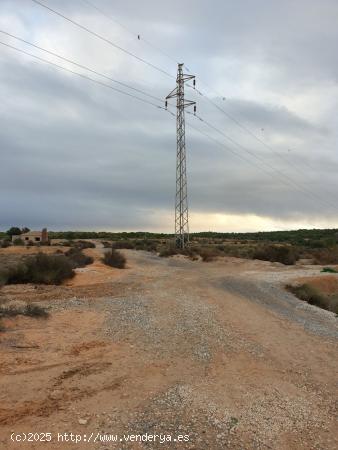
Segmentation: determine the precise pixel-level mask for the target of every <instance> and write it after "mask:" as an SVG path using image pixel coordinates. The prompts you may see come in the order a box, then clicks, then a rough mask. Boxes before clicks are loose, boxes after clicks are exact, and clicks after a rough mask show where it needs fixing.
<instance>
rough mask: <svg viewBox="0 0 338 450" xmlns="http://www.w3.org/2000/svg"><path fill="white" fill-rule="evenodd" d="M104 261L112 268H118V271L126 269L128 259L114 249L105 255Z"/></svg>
mask: <svg viewBox="0 0 338 450" xmlns="http://www.w3.org/2000/svg"><path fill="white" fill-rule="evenodd" d="M102 261H103V263H104V264H106V265H107V266H110V267H116V268H118V269H124V268H125V267H126V258H125V257H124V256H123V255H122V253H120V252H119V251H117V250H115V249H114V248H112V249H111V251H110V252H107V253H105V254H104V257H103V258H102Z"/></svg>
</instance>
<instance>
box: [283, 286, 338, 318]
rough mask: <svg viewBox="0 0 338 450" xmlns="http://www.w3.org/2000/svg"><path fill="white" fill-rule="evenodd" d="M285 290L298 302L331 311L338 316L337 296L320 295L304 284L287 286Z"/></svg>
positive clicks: (314, 289) (316, 290)
mask: <svg viewBox="0 0 338 450" xmlns="http://www.w3.org/2000/svg"><path fill="white" fill-rule="evenodd" d="M287 289H288V290H289V291H290V292H292V293H293V294H294V295H295V296H296V297H298V298H299V299H300V300H303V301H305V302H307V303H310V305H315V306H319V307H320V308H323V309H326V310H328V311H332V312H334V313H336V314H338V296H337V294H334V295H325V294H323V293H321V292H320V291H319V290H318V289H316V288H315V287H313V286H311V285H310V284H307V283H304V284H302V285H300V286H290V285H288V286H287Z"/></svg>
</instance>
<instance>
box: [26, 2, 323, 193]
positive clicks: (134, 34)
mask: <svg viewBox="0 0 338 450" xmlns="http://www.w3.org/2000/svg"><path fill="white" fill-rule="evenodd" d="M32 1H34V2H35V3H37V4H39V5H41V6H43V7H45V8H47V9H49V10H51V11H53V12H54V13H56V14H58V15H60V16H61V17H64V18H66V17H65V16H63V15H62V14H60V13H57V12H56V11H54V10H52V9H51V8H49V7H48V6H46V5H44V4H42V3H41V2H39V1H38V0H32ZM82 1H83V2H84V3H85V4H87V5H89V6H91V7H92V8H94V9H96V10H97V11H98V12H99V13H100V14H102V15H103V16H105V17H106V18H107V19H109V20H111V21H113V22H115V23H117V24H118V25H119V26H120V27H122V28H124V29H125V30H127V31H128V32H129V33H131V34H132V35H133V36H137V38H138V39H140V35H139V34H136V33H135V32H133V31H131V30H130V29H129V28H128V27H126V26H125V25H123V24H122V23H121V22H119V21H117V20H116V19H113V18H112V17H111V16H110V15H109V14H107V13H106V12H105V11H103V10H102V9H101V8H99V7H98V6H96V5H94V4H93V3H92V2H90V1H89V0H82ZM66 19H67V20H70V21H71V22H72V23H75V22H74V21H72V20H71V19H68V18H66ZM77 25H79V24H77ZM80 26H81V25H80ZM81 27H82V26H81ZM82 28H84V27H82ZM86 31H89V32H90V30H88V29H86ZM94 34H95V35H96V33H94ZM97 37H98V36H97ZM103 39H104V40H106V39H105V38H103ZM106 41H107V40H106ZM143 41H144V42H145V43H146V44H147V45H149V46H150V47H152V48H154V49H155V50H157V51H158V52H160V53H162V54H163V55H165V56H166V57H167V58H169V59H170V60H171V61H174V62H175V63H177V61H176V60H175V59H174V58H172V57H171V56H170V55H168V54H167V53H166V52H164V51H163V50H162V49H160V48H158V47H157V46H154V45H153V44H152V43H151V42H150V41H148V40H145V39H143ZM114 45H115V44H114ZM128 54H129V53H128ZM134 56H135V55H134ZM152 67H154V65H152ZM184 67H185V68H186V69H187V71H188V72H190V69H189V68H188V67H187V66H186V65H185V64H184ZM155 68H156V69H157V70H160V71H162V72H165V73H166V74H167V75H169V76H171V77H172V78H174V77H173V76H172V75H170V74H168V73H167V72H166V71H164V70H163V69H160V68H159V67H158V66H156V67H155ZM199 79H200V77H199ZM200 81H202V84H204V85H206V86H207V87H208V84H207V83H206V82H205V81H203V80H201V79H200ZM187 86H188V87H190V88H194V87H193V86H191V85H189V84H187ZM194 89H195V88H194ZM209 89H210V86H209ZM195 90H196V91H197V93H198V94H199V95H200V96H202V97H204V98H206V100H207V101H209V102H210V103H211V104H212V105H213V106H214V107H215V108H217V109H218V110H219V111H220V112H222V113H223V114H225V115H226V117H227V118H228V119H230V120H231V121H232V122H233V123H235V124H236V125H237V126H238V127H240V128H241V129H242V130H243V131H245V132H246V133H248V134H249V135H250V136H251V137H252V138H254V139H255V140H256V141H257V142H259V143H260V144H262V145H264V146H265V147H266V148H267V149H268V150H270V151H271V152H272V153H274V154H276V155H277V156H278V157H279V158H280V159H281V160H283V162H286V163H287V164H288V165H290V166H291V167H292V168H293V169H295V170H297V171H298V172H299V173H301V174H303V175H305V176H308V174H307V173H306V172H305V171H303V170H302V169H300V168H299V167H297V166H295V165H294V164H292V163H291V162H290V161H289V160H288V159H287V158H285V157H284V155H282V154H280V153H279V152H278V151H276V150H275V149H274V148H273V147H271V146H270V145H268V144H267V143H266V142H265V141H263V140H262V139H261V138H260V137H259V136H257V135H256V134H255V133H254V132H252V131H251V130H250V129H249V128H248V127H246V126H245V125H243V124H242V123H241V122H240V121H239V120H238V119H236V118H235V117H233V116H232V115H230V114H229V113H228V112H226V111H225V110H224V109H223V108H221V107H220V106H219V105H217V103H216V102H214V101H213V100H212V99H211V98H210V97H209V96H207V95H206V94H204V93H203V92H201V91H200V90H198V89H195ZM211 90H213V88H211ZM216 94H217V93H216ZM217 95H218V96H219V94H217ZM220 97H221V96H220ZM304 163H305V164H306V165H307V166H308V167H310V168H311V169H312V170H315V169H314V168H312V167H311V166H310V165H309V164H308V163H306V162H304ZM326 192H328V191H326Z"/></svg>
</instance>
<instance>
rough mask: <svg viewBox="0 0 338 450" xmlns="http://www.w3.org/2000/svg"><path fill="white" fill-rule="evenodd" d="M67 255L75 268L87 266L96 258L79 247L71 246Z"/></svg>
mask: <svg viewBox="0 0 338 450" xmlns="http://www.w3.org/2000/svg"><path fill="white" fill-rule="evenodd" d="M65 256H67V258H68V259H69V261H70V262H71V265H72V268H73V269H76V268H78V267H85V266H88V265H89V264H93V262H94V258H92V257H91V256H87V255H85V254H84V253H82V251H81V250H80V249H79V248H70V249H69V250H68V251H67V252H66V253H65Z"/></svg>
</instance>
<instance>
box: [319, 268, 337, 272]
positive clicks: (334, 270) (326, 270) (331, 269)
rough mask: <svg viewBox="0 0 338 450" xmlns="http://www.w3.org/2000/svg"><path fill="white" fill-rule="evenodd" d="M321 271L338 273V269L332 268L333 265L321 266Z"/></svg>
mask: <svg viewBox="0 0 338 450" xmlns="http://www.w3.org/2000/svg"><path fill="white" fill-rule="evenodd" d="M321 272H327V273H338V270H336V269H334V268H333V267H323V269H322V270H321Z"/></svg>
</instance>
